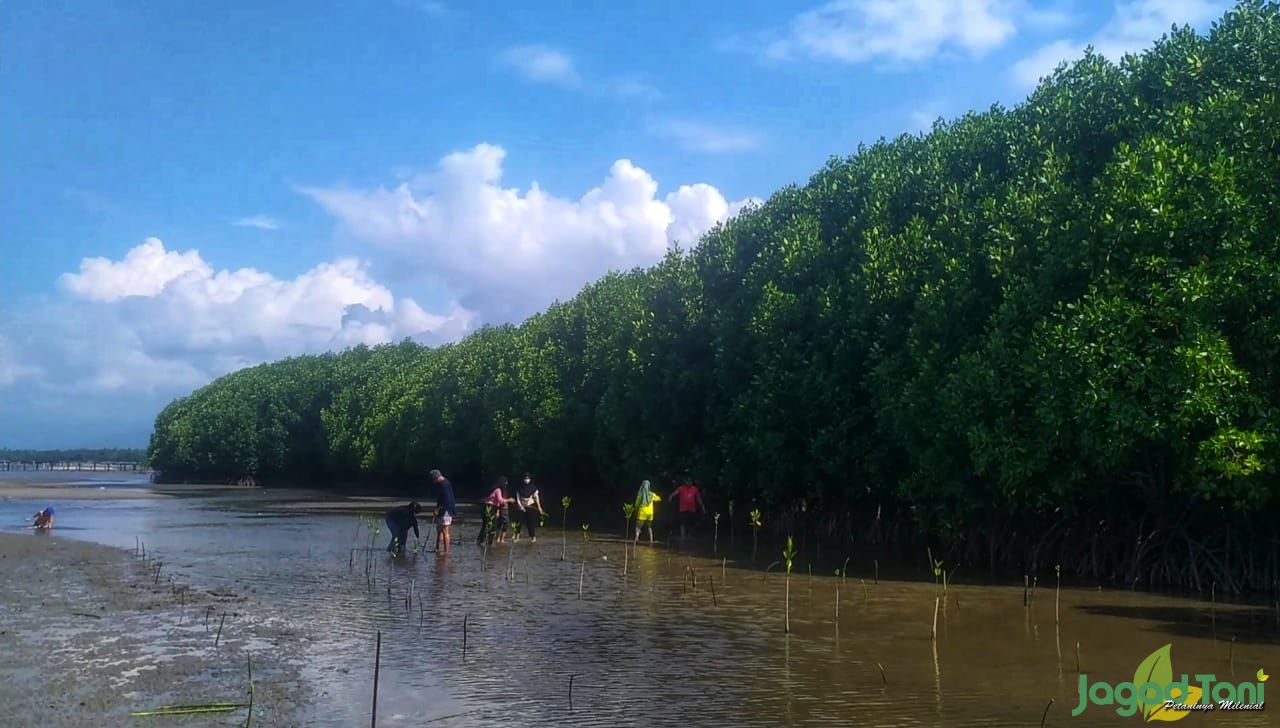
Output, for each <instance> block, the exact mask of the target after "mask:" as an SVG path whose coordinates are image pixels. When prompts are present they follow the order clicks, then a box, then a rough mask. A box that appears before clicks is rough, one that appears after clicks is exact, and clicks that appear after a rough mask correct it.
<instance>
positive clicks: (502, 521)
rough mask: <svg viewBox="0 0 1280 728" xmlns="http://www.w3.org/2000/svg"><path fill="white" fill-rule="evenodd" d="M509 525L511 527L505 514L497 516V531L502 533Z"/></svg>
mask: <svg viewBox="0 0 1280 728" xmlns="http://www.w3.org/2000/svg"><path fill="white" fill-rule="evenodd" d="M510 527H511V520H510V519H508V518H507V517H506V516H498V525H497V526H496V530H497V532H499V533H502V532H504V531H506V530H507V529H508V528H510Z"/></svg>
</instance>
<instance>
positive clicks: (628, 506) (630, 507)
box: [622, 503, 636, 539]
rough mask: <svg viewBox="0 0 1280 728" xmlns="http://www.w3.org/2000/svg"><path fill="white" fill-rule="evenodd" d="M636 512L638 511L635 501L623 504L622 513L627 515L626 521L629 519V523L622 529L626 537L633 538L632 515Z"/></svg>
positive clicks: (623, 535)
mask: <svg viewBox="0 0 1280 728" xmlns="http://www.w3.org/2000/svg"><path fill="white" fill-rule="evenodd" d="M635 512H636V504H635V503H623V504H622V515H623V516H625V517H626V521H627V525H626V527H625V528H624V529H623V531H622V537H623V538H624V539H627V538H631V516H633V515H635Z"/></svg>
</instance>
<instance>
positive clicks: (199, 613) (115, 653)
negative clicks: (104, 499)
mask: <svg viewBox="0 0 1280 728" xmlns="http://www.w3.org/2000/svg"><path fill="white" fill-rule="evenodd" d="M40 490H41V491H44V490H46V489H44V488H41V489H40ZM116 497H119V494H118V493H117V494H116ZM155 568H156V566H155V562H151V561H149V560H146V559H143V558H140V557H137V556H135V554H133V553H132V552H129V551H122V550H119V549H113V548H108V547H103V546H98V545H94V544H90V543H84V542H79V541H74V540H70V539H65V538H61V537H59V536H58V534H57V531H56V529H55V531H54V532H53V533H19V534H13V533H10V534H0V605H2V606H0V705H3V706H5V710H6V711H7V713H6V716H5V721H6V722H7V721H8V720H13V721H15V722H14V723H10V724H12V725H34V724H37V723H41V724H45V725H58V726H102V725H122V724H125V723H127V722H131V721H133V720H139V719H131V718H130V714H131V712H133V711H144V710H152V709H155V708H159V707H163V706H168V705H175V704H199V703H205V704H207V703H220V702H235V703H241V702H247V701H248V697H249V682H248V679H247V670H246V654H247V653H251V654H252V656H253V688H254V711H253V712H254V717H253V725H255V726H292V725H304V724H306V722H307V720H306V714H307V708H306V706H307V705H308V704H310V703H311V702H312V701H310V700H309V697H308V695H309V694H308V691H307V689H306V688H305V686H304V683H303V681H302V680H301V678H300V666H301V663H302V661H301V658H300V646H301V644H302V642H303V641H304V640H305V639H306V637H305V636H304V635H301V634H298V633H297V632H295V631H293V630H292V629H291V628H290V627H289V626H288V625H285V624H281V623H279V622H278V621H275V620H272V619H270V618H264V617H263V616H262V615H260V614H255V613H254V612H255V609H254V604H253V602H251V601H250V600H249V599H247V598H246V597H245V596H242V595H239V594H235V593H232V592H231V591H229V590H226V589H223V588H218V589H214V590H209V591H203V590H200V589H197V588H194V587H191V586H189V585H187V584H185V583H183V580H182V579H181V578H180V577H179V578H176V579H175V578H173V577H171V576H169V575H168V574H167V572H166V567H165V565H163V563H162V562H161V564H160V567H159V569H160V575H159V578H156V572H155ZM224 616H225V623H224V624H223V627H222V633H221V636H218V635H217V629H218V625H219V623H221V622H222V620H223V618H224ZM215 641H216V642H217V646H216V647H215ZM245 716H246V709H245V708H240V709H237V710H236V711H234V712H230V713H222V714H205V715H201V716H195V717H189V718H172V717H164V718H149V719H147V720H152V721H157V722H156V725H174V724H176V722H182V723H185V724H192V723H198V724H200V725H239V724H243V723H244V720H245Z"/></svg>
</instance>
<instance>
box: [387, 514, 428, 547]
mask: <svg viewBox="0 0 1280 728" xmlns="http://www.w3.org/2000/svg"><path fill="white" fill-rule="evenodd" d="M421 512H422V506H421V505H419V504H418V501H413V502H412V503H410V504H409V505H407V506H399V507H397V508H392V509H391V510H389V511H387V518H386V522H387V531H388V532H389V533H390V534H391V543H389V544H387V551H389V552H390V553H391V555H392V556H399V555H400V549H402V548H404V544H405V541H407V540H409V529H410V528H412V529H413V537H414V538H422V535H421V534H419V533H418V514H419V513H421Z"/></svg>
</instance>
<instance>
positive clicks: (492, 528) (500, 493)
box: [476, 477, 516, 546]
mask: <svg viewBox="0 0 1280 728" xmlns="http://www.w3.org/2000/svg"><path fill="white" fill-rule="evenodd" d="M507 482H508V481H507V479H506V477H501V478H498V481H497V482H496V483H494V484H493V492H492V493H490V494H489V495H488V496H487V497H486V498H485V499H484V507H485V508H484V524H483V525H482V526H481V527H480V535H478V536H476V545H477V546H479V545H481V544H483V543H485V541H486V540H487V541H488V542H489V544H493V543H494V541H497V542H498V543H506V541H507V527H508V526H509V525H510V524H511V512H510V510H509V509H508V508H507V506H508V505H510V504H511V503H515V502H516V501H515V499H514V498H508V497H507V494H506V488H507Z"/></svg>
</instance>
